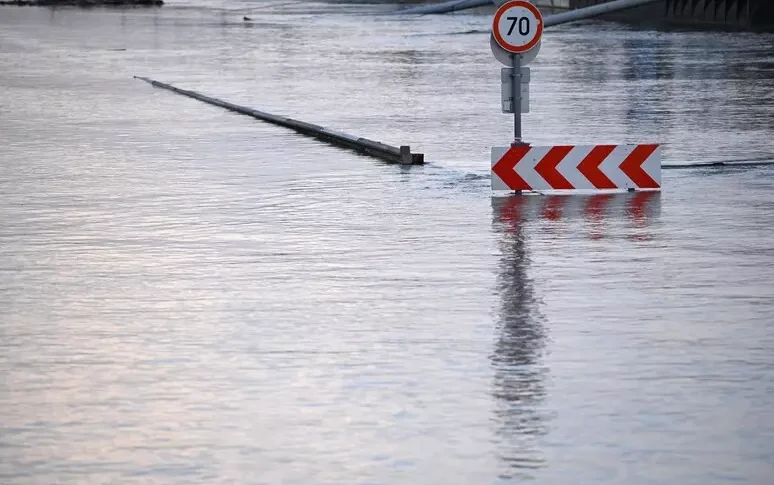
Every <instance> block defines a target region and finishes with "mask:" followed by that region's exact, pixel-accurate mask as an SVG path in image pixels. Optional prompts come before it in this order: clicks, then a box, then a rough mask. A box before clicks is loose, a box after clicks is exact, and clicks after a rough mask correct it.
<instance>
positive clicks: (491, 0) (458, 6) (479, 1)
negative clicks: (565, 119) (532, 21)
mask: <svg viewBox="0 0 774 485" xmlns="http://www.w3.org/2000/svg"><path fill="white" fill-rule="evenodd" d="M663 1H664V0H611V1H609V2H606V3H601V4H599V5H592V6H591V7H583V8H578V9H575V10H570V11H568V12H563V13H559V14H556V15H548V16H546V17H545V19H544V20H545V24H544V26H545V27H550V26H552V25H559V24H563V23H566V22H575V21H576V20H584V19H590V18H592V17H596V16H598V15H604V14H607V13H612V12H617V11H619V10H626V9H627V8H632V7H639V6H640V5H647V4H649V3H656V2H663ZM501 3H503V2H502V1H500V0H448V1H446V2H442V3H439V4H434V5H420V6H417V7H409V8H406V9H401V10H396V11H393V12H390V14H407V15H408V14H419V15H426V14H442V13H447V12H456V11H458V10H466V9H469V8H477V7H483V6H486V5H500V4H501ZM748 6H749V2H748Z"/></svg>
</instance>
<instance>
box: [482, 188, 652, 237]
mask: <svg viewBox="0 0 774 485" xmlns="http://www.w3.org/2000/svg"><path fill="white" fill-rule="evenodd" d="M492 205H493V209H494V212H495V221H496V223H497V224H498V225H505V226H506V227H505V228H504V229H503V230H504V231H506V232H507V231H515V230H517V226H519V225H520V224H522V223H541V222H543V223H552V222H555V223H561V222H569V221H575V220H581V221H583V223H584V225H585V226H586V227H587V232H586V233H585V234H586V237H587V238H588V239H591V240H598V239H604V238H605V237H606V233H607V232H608V229H611V228H613V227H615V228H617V229H624V232H623V233H624V234H627V235H628V236H629V238H630V239H632V240H648V239H651V237H652V234H651V233H650V230H651V229H652V224H651V223H652V222H653V221H655V220H656V219H658V217H659V216H660V214H661V192H658V191H644V192H633V193H604V194H594V195H577V196H576V195H528V196H517V197H496V198H492ZM626 229H628V230H626ZM548 230H549V231H551V232H555V229H554V228H552V227H550V226H549V228H548ZM614 232H615V234H619V235H620V234H621V231H620V230H616V231H614Z"/></svg>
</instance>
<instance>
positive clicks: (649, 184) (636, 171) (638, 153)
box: [618, 145, 659, 189]
mask: <svg viewBox="0 0 774 485" xmlns="http://www.w3.org/2000/svg"><path fill="white" fill-rule="evenodd" d="M657 148H658V145H637V148H635V149H634V150H632V152H631V153H630V154H629V156H628V157H626V159H625V160H624V161H623V162H621V165H619V166H618V168H620V169H621V171H622V172H623V173H624V174H626V176H627V177H629V179H631V181H632V182H634V185H636V186H637V187H639V188H641V189H657V188H659V185H658V183H656V181H655V180H653V179H652V178H651V177H650V175H648V174H647V173H646V172H645V170H643V169H642V164H643V163H645V160H647V159H648V157H649V156H650V155H651V154H652V153H653V152H655V151H656V149H657Z"/></svg>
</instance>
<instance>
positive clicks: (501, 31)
mask: <svg viewBox="0 0 774 485" xmlns="http://www.w3.org/2000/svg"><path fill="white" fill-rule="evenodd" d="M492 35H493V36H494V38H495V40H496V41H497V43H498V44H499V45H500V47H502V48H503V49H505V50H506V51H508V52H511V53H514V54H523V53H525V52H527V51H529V50H530V49H532V48H533V47H535V45H537V43H538V42H540V38H541V37H542V35H543V16H542V15H541V14H540V10H538V9H537V7H535V6H534V5H532V4H531V3H529V2H527V1H525V0H511V1H509V2H506V3H504V4H503V5H502V6H500V8H498V9H497V12H496V13H495V16H494V20H493V21H492Z"/></svg>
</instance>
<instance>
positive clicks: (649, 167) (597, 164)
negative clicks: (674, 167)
mask: <svg viewBox="0 0 774 485" xmlns="http://www.w3.org/2000/svg"><path fill="white" fill-rule="evenodd" d="M605 189H610V190H613V189H645V190H660V189H661V147H660V146H659V145H590V146H581V145H557V146H543V147H538V146H530V145H512V146H508V147H492V190H605Z"/></svg>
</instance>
